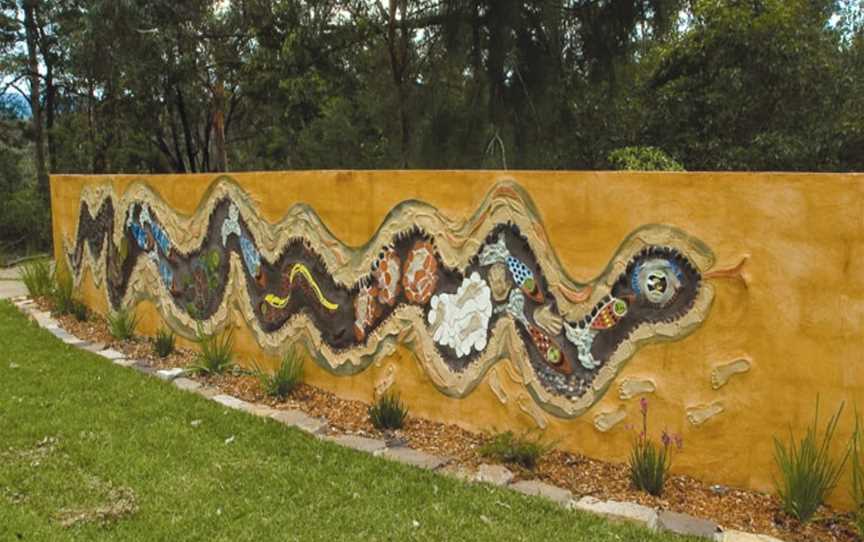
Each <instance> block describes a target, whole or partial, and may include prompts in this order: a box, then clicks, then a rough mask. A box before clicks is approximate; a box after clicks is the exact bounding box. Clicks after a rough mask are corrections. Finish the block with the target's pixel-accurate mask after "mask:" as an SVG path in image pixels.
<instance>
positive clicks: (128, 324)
mask: <svg viewBox="0 0 864 542" xmlns="http://www.w3.org/2000/svg"><path fill="white" fill-rule="evenodd" d="M137 326H138V317H137V316H136V315H135V311H130V310H129V309H127V308H126V307H123V308H121V309H119V310H117V311H115V312H112V313H111V314H109V315H108V329H109V330H110V331H111V336H112V337H114V338H115V339H117V340H119V341H125V340H128V339H131V338H132V337H134V336H135V328H136V327H137Z"/></svg>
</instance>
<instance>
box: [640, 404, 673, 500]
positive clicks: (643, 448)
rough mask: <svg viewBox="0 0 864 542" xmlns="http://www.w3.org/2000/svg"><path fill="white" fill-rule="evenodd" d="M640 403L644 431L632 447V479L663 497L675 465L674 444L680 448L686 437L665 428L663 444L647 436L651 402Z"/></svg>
mask: <svg viewBox="0 0 864 542" xmlns="http://www.w3.org/2000/svg"><path fill="white" fill-rule="evenodd" d="M639 406H640V412H641V413H642V432H641V433H639V435H638V436H637V437H636V439H635V440H634V441H633V446H632V448H631V450H630V459H629V461H628V467H629V469H630V480H631V481H632V482H633V485H634V486H636V488H637V489H640V490H642V491H645V492H647V493H650V494H651V495H655V496H660V495H661V494H662V493H663V486H665V485H666V478H668V476H669V468H670V467H671V466H672V447H673V444H674V446H675V447H676V448H678V449H681V448H682V446H683V440H682V439H681V436H680V435H670V434H669V433H667V432H666V431H665V430H664V431H663V432H662V434H661V436H660V443H659V444H657V443H656V442H654V440H653V439H651V437H650V436H649V435H648V401H647V400H646V399H644V398H643V399H642V400H641V401H640V402H639Z"/></svg>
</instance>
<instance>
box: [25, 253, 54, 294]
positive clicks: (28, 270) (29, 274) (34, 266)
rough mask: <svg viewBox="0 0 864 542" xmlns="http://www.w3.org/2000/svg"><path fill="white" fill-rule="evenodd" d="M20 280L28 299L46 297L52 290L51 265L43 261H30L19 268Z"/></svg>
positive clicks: (41, 259) (45, 260) (42, 259)
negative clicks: (28, 294)
mask: <svg viewBox="0 0 864 542" xmlns="http://www.w3.org/2000/svg"><path fill="white" fill-rule="evenodd" d="M21 280H22V281H23V282H24V286H25V287H26V288H27V292H29V293H30V297H48V296H50V295H51V293H52V291H53V290H54V275H53V273H52V272H51V263H50V262H49V261H48V260H47V259H45V258H40V259H38V260H32V261H29V262H27V263H25V264H24V265H22V266H21Z"/></svg>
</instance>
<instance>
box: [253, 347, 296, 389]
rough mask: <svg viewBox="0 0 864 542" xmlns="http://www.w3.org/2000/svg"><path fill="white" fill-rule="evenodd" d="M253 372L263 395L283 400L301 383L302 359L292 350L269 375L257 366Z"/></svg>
mask: <svg viewBox="0 0 864 542" xmlns="http://www.w3.org/2000/svg"><path fill="white" fill-rule="evenodd" d="M254 372H255V376H256V377H257V378H258V381H259V382H260V383H261V388H262V389H263V390H264V393H266V394H267V395H269V396H270V397H277V398H279V399H284V398H285V397H287V396H288V394H290V393H291V392H292V391H294V389H295V388H297V386H299V385H300V384H301V383H302V382H303V359H302V358H300V356H298V355H297V352H296V351H295V350H294V349H293V348H292V349H291V350H289V351H288V352H286V353H285V355H284V356H283V357H282V362H281V363H280V364H279V368H278V369H276V372H274V373H270V372H268V371H267V370H265V369H263V368H261V367H258V366H257V365H256V367H255V371H254Z"/></svg>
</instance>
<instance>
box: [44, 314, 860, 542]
mask: <svg viewBox="0 0 864 542" xmlns="http://www.w3.org/2000/svg"><path fill="white" fill-rule="evenodd" d="M36 303H37V304H38V305H39V307H40V308H42V309H43V310H50V305H49V303H48V301H47V300H44V299H37V300H36ZM57 319H58V321H59V322H60V324H61V325H62V327H63V329H65V330H67V331H68V332H70V333H72V334H73V335H75V336H77V337H79V338H81V339H84V340H88V341H91V342H99V343H103V344H105V345H106V346H109V347H111V348H114V349H116V350H119V351H121V352H123V353H125V354H126V355H127V356H128V357H130V358H134V359H138V360H141V361H144V362H146V363H148V364H150V365H151V366H153V367H155V368H160V369H162V368H170V367H186V366H189V365H190V364H191V363H192V362H193V360H194V356H195V353H194V352H193V351H190V350H183V349H178V350H177V351H176V352H174V353H173V354H171V355H170V356H168V357H167V358H159V357H158V356H156V355H155V354H154V352H153V343H152V340H151V339H143V338H136V339H135V340H132V341H116V340H114V339H113V338H112V337H111V334H110V332H109V330H108V325H107V323H106V321H105V319H104V318H102V317H100V316H97V315H93V316H91V318H90V319H89V320H88V321H87V322H78V321H77V320H76V319H75V318H74V317H72V316H68V315H66V316H59V317H58V318H57ZM192 378H194V379H196V380H199V381H200V382H202V383H204V384H207V385H209V386H213V387H216V388H219V389H220V390H221V391H223V392H224V393H227V394H230V395H233V396H235V397H238V398H240V399H243V400H244V401H248V402H256V403H263V404H267V405H270V406H272V407H276V408H295V409H298V410H302V411H304V412H306V413H308V414H310V415H312V416H316V417H320V418H324V419H326V420H327V422H328V426H329V429H328V430H329V431H331V432H335V433H350V434H356V435H361V436H368V437H373V438H380V439H384V440H388V441H391V442H392V441H394V440H395V441H401V442H404V443H405V444H407V445H409V446H411V447H413V448H416V449H418V450H423V451H425V452H429V453H432V454H436V455H440V456H447V457H450V458H452V459H453V460H454V461H455V462H456V464H458V465H460V466H463V467H467V468H476V467H477V466H478V465H480V464H481V463H489V462H490V460H489V459H487V458H484V457H482V456H481V455H480V451H479V450H480V448H481V446H482V445H483V444H484V443H485V442H486V441H487V440H488V438H489V436H488V435H482V434H477V433H472V432H470V431H466V430H464V429H462V428H460V427H457V426H455V425H449V424H444V423H438V422H433V421H430V420H425V419H422V418H415V417H413V416H410V415H409V417H408V419H407V420H406V424H405V427H404V428H403V429H401V430H397V431H390V432H386V433H385V432H381V431H378V430H377V429H375V428H374V427H373V426H372V424H371V423H370V421H369V416H368V413H367V411H368V408H369V405H368V404H366V403H363V402H361V401H349V400H346V399H340V398H339V397H337V396H335V395H334V394H332V393H330V392H327V391H324V390H322V389H319V388H316V387H314V386H310V385H307V384H301V385H300V386H299V387H298V388H297V389H295V390H294V391H293V392H292V393H291V395H290V396H289V397H287V398H286V399H285V400H277V399H274V398H272V397H268V396H266V395H265V394H264V393H263V391H262V390H261V387H260V385H259V382H258V379H257V378H256V377H255V376H253V375H250V374H248V373H246V372H243V371H235V372H234V373H229V374H224V375H216V376H193V377H192ZM507 467H508V468H509V469H510V470H511V471H513V472H514V474H515V476H516V478H517V479H539V480H542V481H544V482H547V483H550V484H553V485H556V486H559V487H564V488H567V489H569V490H570V491H571V492H572V493H573V494H574V495H575V496H586V495H590V496H592V497H596V498H598V499H602V500H616V501H628V502H636V503H639V504H643V505H645V506H650V507H652V508H658V509H662V510H670V511H673V512H682V513H686V514H690V515H693V516H697V517H702V518H707V519H711V520H713V521H715V522H717V523H718V524H719V525H721V526H722V527H724V528H726V529H736V530H741V531H748V532H755V533H760V534H768V535H771V536H775V537H777V538H781V539H783V540H785V541H788V542H813V541H818V542H854V541H859V540H860V538H858V537H857V535H856V531H855V527H854V525H853V524H852V518H851V514H841V513H839V512H836V511H834V510H833V509H832V508H831V507H829V506H823V507H822V508H821V509H820V511H819V513H817V515H816V518H815V519H814V520H812V521H811V522H809V523H807V524H804V525H802V524H800V523H798V522H797V521H795V520H794V519H792V518H790V517H788V516H787V515H786V514H784V513H783V512H782V509H781V506H780V501H779V499H778V498H777V497H776V496H773V495H768V494H765V493H760V492H757V491H752V490H744V489H735V488H727V487H723V486H716V485H715V486H712V485H710V484H707V483H705V482H702V481H700V480H696V479H694V478H691V477H689V476H682V475H674V476H671V477H670V478H669V479H668V480H667V483H666V487H665V491H664V493H663V496H662V497H654V496H652V495H649V494H647V493H644V492H641V491H638V490H636V489H635V488H634V487H633V486H632V485H631V483H630V479H629V476H628V471H627V467H626V465H622V464H620V463H610V462H606V461H599V460H596V459H591V458H588V457H585V456H582V455H580V454H575V453H570V452H564V451H561V450H552V451H550V452H548V453H546V454H545V455H544V456H543V457H542V458H541V459H540V461H539V463H538V464H537V466H536V468H534V469H533V470H528V469H525V468H522V467H519V466H518V465H507Z"/></svg>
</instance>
